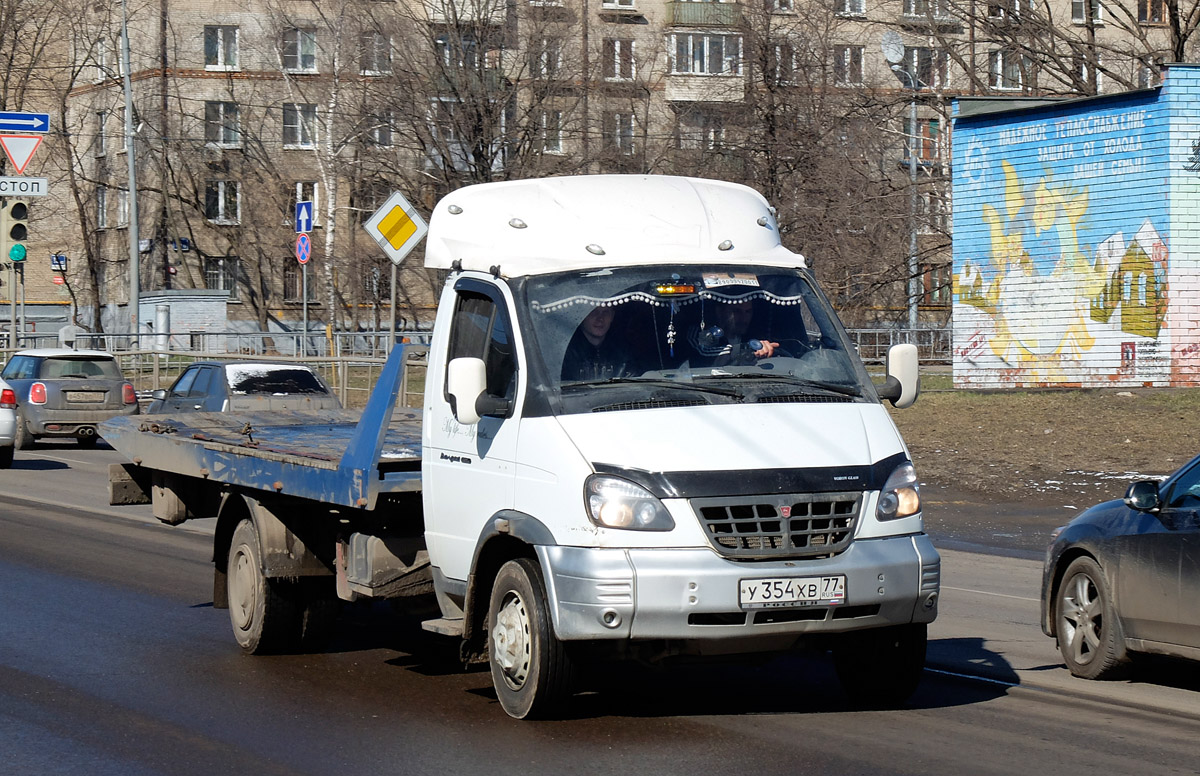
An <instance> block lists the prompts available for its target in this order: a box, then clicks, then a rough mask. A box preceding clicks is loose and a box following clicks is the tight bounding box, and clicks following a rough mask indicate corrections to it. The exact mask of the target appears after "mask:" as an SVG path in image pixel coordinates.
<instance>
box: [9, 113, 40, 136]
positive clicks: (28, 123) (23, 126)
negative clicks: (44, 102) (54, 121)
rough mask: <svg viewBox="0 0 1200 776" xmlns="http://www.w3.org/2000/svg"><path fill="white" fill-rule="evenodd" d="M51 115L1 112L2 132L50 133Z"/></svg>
mask: <svg viewBox="0 0 1200 776" xmlns="http://www.w3.org/2000/svg"><path fill="white" fill-rule="evenodd" d="M49 131H50V114H49V113H19V112H16V111H0V132H49Z"/></svg>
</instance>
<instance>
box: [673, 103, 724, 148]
mask: <svg viewBox="0 0 1200 776" xmlns="http://www.w3.org/2000/svg"><path fill="white" fill-rule="evenodd" d="M678 145H679V149H680V150H682V151H719V150H720V149H722V148H724V147H725V121H724V120H723V119H722V117H721V116H715V115H713V114H711V113H702V112H697V113H690V114H684V115H681V116H680V117H679V125H678Z"/></svg>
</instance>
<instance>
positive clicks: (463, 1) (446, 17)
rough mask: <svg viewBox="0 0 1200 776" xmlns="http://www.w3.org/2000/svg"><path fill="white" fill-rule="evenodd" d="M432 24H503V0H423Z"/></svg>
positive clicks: (505, 9) (505, 13)
mask: <svg viewBox="0 0 1200 776" xmlns="http://www.w3.org/2000/svg"><path fill="white" fill-rule="evenodd" d="M425 12H426V13H427V14H428V15H429V21H430V23H432V24H455V23H459V24H463V23H481V24H503V23H504V20H505V18H506V15H507V7H506V4H505V2H504V0H425Z"/></svg>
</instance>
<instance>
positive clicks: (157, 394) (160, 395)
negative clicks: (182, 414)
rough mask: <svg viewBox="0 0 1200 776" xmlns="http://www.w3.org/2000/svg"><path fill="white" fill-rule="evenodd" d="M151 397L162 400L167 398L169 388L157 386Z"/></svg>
mask: <svg viewBox="0 0 1200 776" xmlns="http://www.w3.org/2000/svg"><path fill="white" fill-rule="evenodd" d="M150 398H151V399H157V400H159V401H162V400H163V399H165V398H167V389H166V388H155V389H154V390H153V391H151V392H150Z"/></svg>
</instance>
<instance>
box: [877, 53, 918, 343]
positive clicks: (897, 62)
mask: <svg viewBox="0 0 1200 776" xmlns="http://www.w3.org/2000/svg"><path fill="white" fill-rule="evenodd" d="M880 46H881V47H882V48H883V56H884V58H885V59H886V60H887V61H888V65H889V66H890V67H891V69H892V73H894V74H895V76H896V78H897V79H898V80H899V81H900V83H902V84H904V86H905V88H907V89H908V90H909V99H908V132H907V133H906V134H907V137H908V283H907V292H906V293H907V296H908V328H909V330H910V331H916V328H917V301H918V300H919V299H920V297H921V287H920V274H919V272H918V267H917V142H918V140H919V136H918V135H917V91H918V88H919V87H918V83H917V78H916V74H915V73H913V72H912V71H911V70H908V69H906V68H905V67H904V66H903V65H902V64H901V63H902V62H903V61H904V55H905V48H904V42H903V41H902V40H901V39H900V35H899V33H897V32H896V31H895V30H887V31H885V32H884V33H883V39H882V41H881V43H880Z"/></svg>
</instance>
